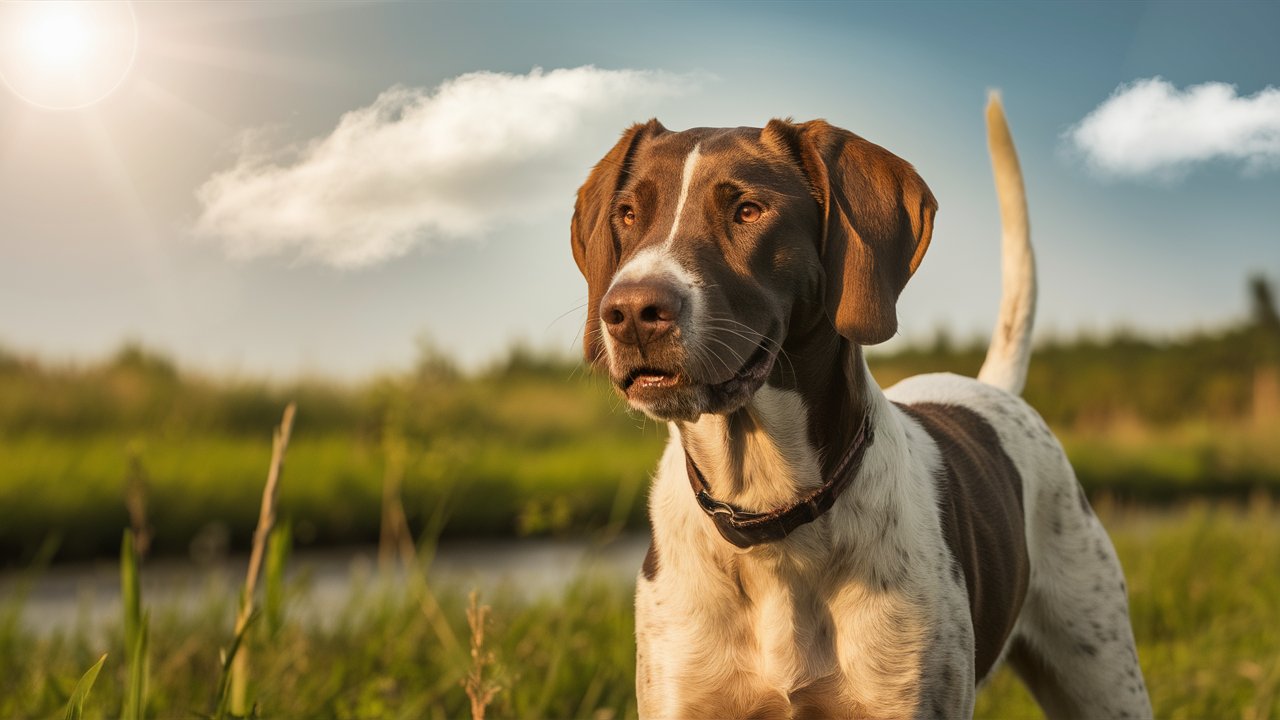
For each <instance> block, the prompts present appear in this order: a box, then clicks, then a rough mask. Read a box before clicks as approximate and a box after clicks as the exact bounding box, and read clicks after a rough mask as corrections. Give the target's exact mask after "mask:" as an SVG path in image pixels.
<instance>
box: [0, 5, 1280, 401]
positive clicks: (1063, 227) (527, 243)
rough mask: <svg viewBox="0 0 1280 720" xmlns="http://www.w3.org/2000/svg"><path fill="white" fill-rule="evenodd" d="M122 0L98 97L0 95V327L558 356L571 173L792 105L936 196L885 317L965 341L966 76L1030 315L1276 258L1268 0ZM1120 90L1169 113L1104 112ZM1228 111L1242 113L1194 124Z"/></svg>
mask: <svg viewBox="0 0 1280 720" xmlns="http://www.w3.org/2000/svg"><path fill="white" fill-rule="evenodd" d="M2 9H3V8H0V10H2ZM133 10H134V15H135V16H136V19H137V28H138V30H137V38H138V40H137V55H136V59H135V60H134V62H133V65H132V67H131V68H130V69H129V71H128V73H127V75H125V76H124V79H123V81H122V82H121V84H120V86H119V88H118V89H117V90H115V92H114V93H112V94H111V95H110V96H109V97H107V98H106V99H104V100H102V101H100V102H97V103H95V104H93V105H91V106H89V107H87V108H83V109H80V110H64V111H54V110H48V109H42V108H38V107H35V106H33V105H32V104H30V103H29V102H27V101H24V100H23V99H21V98H20V97H18V95H16V94H14V93H9V92H3V88H2V87H0V346H2V347H6V348H9V349H11V350H17V351H20V352H27V353H34V354H36V355H39V356H43V357H48V358H56V359H78V358H92V357H98V356H102V355H104V354H106V353H108V352H110V351H111V350H112V349H113V348H115V347H116V346H118V345H119V343H121V342H122V341H123V340H125V339H135V340H140V341H142V342H144V343H145V344H147V345H149V346H152V347H155V348H157V349H159V350H162V351H164V352H167V353H169V354H172V355H173V356H175V357H177V358H178V359H179V360H180V361H182V362H183V363H184V364H190V365H194V366H196V367H200V368H204V369H209V370H214V371H231V372H241V373H251V374H261V373H267V374H271V375H273V376H277V377H285V376H289V375H292V374H294V373H297V372H307V373H320V374H326V375H335V376H342V377H359V376H361V375H363V374H366V373H369V372H372V371H374V370H378V369H384V368H394V367H403V366H406V365H407V364H408V363H410V362H411V361H412V359H413V357H414V354H415V347H416V345H415V343H416V339H417V338H419V337H421V336H424V335H425V336H428V337H430V338H431V339H432V341H433V342H434V343H435V344H436V345H438V346H440V347H442V348H445V349H446V350H447V351H448V352H450V353H451V354H453V355H455V356H456V357H458V358H459V359H461V360H463V361H464V362H466V363H468V364H475V363H483V362H484V361H485V360H486V359H488V358H491V357H493V356H494V355H495V354H500V353H501V352H503V350H504V349H505V348H506V347H508V346H509V345H510V344H511V343H512V342H515V341H521V342H525V343H527V344H530V345H533V346H535V347H545V348H552V349H561V350H564V351H566V352H575V351H576V349H577V343H576V341H575V338H576V336H577V333H578V332H579V331H580V324H581V320H582V317H583V312H582V310H581V307H580V306H581V303H582V302H583V301H584V299H585V284H584V283H583V281H582V280H581V278H580V277H579V276H578V274H577V271H576V269H575V267H574V265H573V262H572V258H571V256H570V253H569V246H568V221H569V216H570V214H571V212H572V199H573V193H574V191H575V190H576V188H577V185H578V184H579V183H580V182H581V181H582V179H584V178H585V175H586V172H587V170H588V169H589V167H590V165H591V164H592V163H594V161H595V160H596V159H598V158H599V157H600V156H601V155H602V154H603V153H604V152H605V151H606V150H607V149H608V148H609V146H610V145H611V144H612V141H613V139H614V138H616V136H617V134H618V132H620V130H621V129H622V128H623V127H624V126H625V125H626V124H627V123H629V122H630V121H633V120H643V119H647V118H648V117H651V116H656V117H658V118H659V119H661V120H662V122H663V123H664V124H665V125H666V126H667V127H669V128H672V129H682V128H685V127H693V126H703V125H753V126H760V125H763V124H764V123H765V122H767V121H768V120H769V119H770V118H771V117H779V116H791V117H794V118H795V119H797V120H805V119H810V118H815V117H824V118H826V119H828V120H829V121H831V122H833V123H835V124H837V125H841V126H843V127H847V128H849V129H851V130H853V131H854V132H857V133H858V134H860V135H863V136H864V137H866V138H868V139H870V140H872V141H874V142H877V143H879V144H881V145H884V146H885V147H887V148H889V149H890V150H892V151H893V152H895V153H897V154H898V155H900V156H902V157H904V158H906V159H907V160H909V161H911V162H912V163H913V164H915V165H916V167H917V169H918V170H919V171H920V172H921V174H922V175H923V177H924V178H925V180H926V181H927V182H928V183H929V184H930V186H931V187H932V189H933V191H934V193H935V195H936V196H937V197H938V200H939V204H940V209H939V213H938V218H937V224H936V228H935V234H934V239H933V243H932V246H931V248H930V251H929V255H928V256H927V257H926V258H925V260H924V263H923V265H922V268H921V270H920V272H919V273H918V274H917V275H916V277H915V278H914V279H913V280H912V282H911V284H910V285H908V287H907V290H906V291H905V293H904V295H903V298H902V302H901V304H900V317H901V323H900V325H901V332H902V336H903V337H902V338H900V339H897V340H894V341H891V342H893V343H900V342H902V341H903V339H910V338H912V337H923V336H929V335H931V334H932V333H933V332H934V330H935V329H936V328H938V327H944V326H945V327H946V328H948V329H949V330H950V331H951V332H952V333H953V334H954V335H957V336H960V337H967V336H971V335H974V334H978V333H981V334H984V335H985V334H986V333H987V332H988V331H989V328H990V325H991V323H992V321H993V319H994V317H995V312H996V304H997V300H998V293H999V232H998V218H997V214H996V205H995V198H994V193H993V190H992V185H991V179H990V169H989V166H988V162H987V158H986V148H985V136H984V131H983V127H982V107H983V104H984V102H985V97H986V92H987V90H988V89H989V88H999V89H1000V90H1001V91H1002V92H1003V95H1004V98H1005V105H1006V110H1007V113H1008V116H1009V119H1010V122H1011V124H1012V128H1013V132H1014V137H1015V139H1016V141H1017V143H1018V147H1019V151H1020V153H1021V157H1022V162H1023V167H1024V172H1025V175H1026V181H1027V186H1028V195H1029V200H1030V207H1031V218H1032V229H1033V239H1034V242H1035V245H1036V250H1037V253H1038V257H1039V267H1040V276H1041V296H1040V310H1039V314H1038V327H1039V328H1040V330H1041V331H1042V332H1056V333H1072V332H1075V331H1077V330H1080V329H1087V330H1091V331H1106V330H1109V329H1112V328H1115V327H1118V326H1128V327H1136V328H1141V329H1149V330H1150V331H1152V332H1156V333H1176V332H1179V331H1182V330H1186V329H1190V328H1194V327H1203V326H1212V325H1217V324H1221V323H1223V322H1226V321H1229V320H1232V319H1234V318H1237V317H1239V316H1241V315H1242V314H1243V313H1244V311H1245V295H1244V281H1245V278H1246V276H1247V275H1249V274H1251V273H1257V272H1263V273H1266V274H1267V275H1269V276H1270V277H1271V278H1272V279H1273V280H1280V230H1277V227H1276V224H1277V223H1276V211H1275V206H1276V204H1277V199H1280V162H1278V159H1280V140H1277V139H1276V138H1280V129H1277V128H1280V117H1278V116H1277V115H1276V114H1275V113H1274V112H1273V109H1272V108H1273V106H1274V105H1275V104H1276V102H1277V101H1275V97H1273V95H1274V91H1271V90H1269V88H1274V87H1275V86H1277V85H1280V77H1277V76H1278V75H1280V43H1276V42H1275V40H1274V34H1275V29H1276V28H1280V5H1276V4H1274V3H1271V4H1228V3H1212V4H1193V3H1107V4H1103V3H1099V4H1040V3H1036V4H1030V3H1028V4H1015V3H984V4H966V3H959V2H955V3H915V4H906V3H894V4H863V3H859V4H840V3H814V4H805V3H785V4H769V3H752V4H729V3H687V4H686V3H679V4H678V3H658V4H613V3H596V4H588V3H513V4H504V3H458V4H397V5H381V4H354V5H352V4H335V3H305V4H284V3H273V4H266V5H254V4H247V3H210V4H198V3H193V4H172V3H167V4H166V3H158V4H137V5H135V6H134V7H133ZM0 42H3V40H0ZM2 50H3V47H0V51H2ZM4 57H5V55H4V54H3V52H0V63H3V62H5V61H4V59H3V58H4ZM587 66H590V67H591V68H594V70H590V69H584V68H586V67H587ZM534 68H542V69H543V72H542V74H541V75H535V74H531V72H532V71H533V69H534ZM575 69H577V70H575ZM557 71H560V73H559V74H557ZM477 72H487V73H500V74H506V75H505V76H504V75H481V76H477V75H474V73H477ZM0 73H5V68H4V67H3V66H2V65H0ZM460 78H461V79H460ZM1154 78H1161V79H1162V82H1163V83H1165V84H1164V85H1159V84H1151V83H1157V82H1158V81H1155V80H1153V79H1154ZM1143 81H1146V82H1147V83H1148V84H1147V85H1141V83H1143ZM442 83H450V85H448V88H452V89H451V90H449V89H439V87H440V86H441V84H442ZM1205 83H1225V84H1226V85H1228V86H1234V91H1231V93H1232V94H1230V96H1228V97H1225V98H1223V97H1219V98H1218V99H1217V100H1214V99H1213V98H1212V97H1208V95H1203V94H1202V95H1195V94H1194V88H1195V87H1196V86H1201V85H1203V84H1205ZM1135 84H1139V85H1135ZM396 87H399V88H400V90H398V91H392V90H391V89H392V88H396ZM1135 87H1141V88H1143V89H1145V90H1146V91H1148V95H1149V96H1151V97H1149V98H1148V100H1149V102H1148V104H1147V105H1143V106H1141V107H1145V108H1146V111H1147V112H1148V116H1149V117H1148V120H1147V122H1151V123H1165V125H1168V127H1165V126H1159V127H1148V126H1145V125H1142V124H1141V122H1138V121H1133V118H1132V116H1133V114H1134V112H1136V111H1131V110H1126V107H1129V106H1120V105H1113V106H1106V105H1104V104H1105V103H1107V102H1108V99H1109V98H1112V96H1113V94H1116V93H1117V91H1118V89H1121V90H1122V91H1124V90H1125V89H1129V90H1132V89H1134V88H1135ZM547 88H553V92H552V91H548V89H547ZM566 88H567V89H566ZM1228 90H1229V89H1228ZM389 91H390V92H389ZM547 92H552V94H551V95H547V94H546V93H547ZM562 92H568V93H570V95H569V96H565V95H562V94H555V93H562ZM1152 93H1154V95H1153V96H1152ZM1160 93H1163V95H1161V94H1160ZM548 97H550V98H551V100H550V101H549V100H548ZM564 97H569V98H570V99H569V100H567V101H564V100H563V98H564ZM1122 99H1132V100H1133V101H1134V102H1137V101H1138V100H1139V99H1140V98H1138V96H1137V95H1136V94H1125V95H1124V97H1123V98H1122ZM548 102H550V103H551V104H548ZM1214 103H1219V104H1214ZM1106 107H1111V108H1112V109H1113V112H1111V113H1110V114H1109V115H1108V114H1103V113H1101V111H1100V109H1105V108H1106ZM1196 108H1199V110H1200V111H1199V113H1198V114H1197V112H1196ZM1206 108H1207V109H1206ZM1219 108H1220V110H1219ZM1126 112H1127V113H1129V115H1125V113H1126ZM1269 113H1270V114H1269ZM1091 114H1093V115H1091ZM1184 117H1186V118H1190V119H1187V120H1186V121H1185V122H1184V121H1183V120H1182V118H1184ZM1259 117H1260V118H1261V119H1260V120H1259V119H1258V118H1259ZM344 118H346V119H345V120H344ZM1086 118H1094V119H1095V120H1096V122H1095V123H1094V125H1092V126H1090V127H1092V128H1093V129H1094V130H1096V132H1095V133H1094V137H1097V138H1102V139H1103V140H1104V141H1105V140H1107V139H1114V138H1116V137H1121V138H1124V137H1128V136H1125V135H1123V132H1122V131H1123V130H1124V128H1126V127H1128V128H1129V129H1130V130H1132V131H1133V132H1135V133H1136V134H1135V135H1134V136H1133V138H1132V140H1131V141H1126V142H1120V143H1119V144H1118V146H1116V147H1113V148H1112V149H1111V152H1112V154H1110V155H1107V154H1106V153H1105V152H1104V150H1105V148H1099V147H1093V146H1082V145H1081V144H1080V143H1077V142H1075V141H1074V140H1073V139H1072V137H1074V136H1073V135H1071V133H1072V131H1073V128H1077V127H1080V126H1081V123H1082V122H1084V121H1085V120H1086ZM1232 118H1237V119H1238V118H1244V120H1241V121H1240V122H1252V123H1254V126H1255V130H1254V132H1253V135H1248V133H1247V132H1245V131H1240V132H1244V133H1245V134H1244V135H1231V136H1228V137H1225V138H1224V137H1222V133H1223V132H1225V131H1224V130H1223V128H1226V127H1228V126H1232V127H1234V125H1233V124H1232V123H1233V121H1232V120H1231V119H1232ZM1139 119H1141V118H1139ZM1130 121H1132V122H1130ZM1133 122H1138V124H1137V125H1134V126H1133V127H1130V125H1133ZM344 123H345V125H344ZM450 123H453V124H450ZM1125 123H1129V125H1126V124H1125ZM1197 123H1199V124H1197ZM1134 128H1136V129H1134ZM1257 128H1261V129H1260V130H1259V129H1257ZM1268 129H1269V130H1268ZM1268 132H1270V133H1271V134H1270V135H1268V134H1267V133H1268ZM504 142H505V143H507V144H506V145H503V144H502V143H504ZM1113 144H1114V143H1113ZM401 148H403V150H401ZM1139 151H1141V152H1144V153H1146V155H1142V157H1138V156H1137V154H1138V153H1139ZM344 153H345V155H344ZM1152 157H1154V158H1155V163H1156V165H1155V166H1154V169H1153V168H1152V167H1151V165H1150V163H1149V162H1148V163H1147V164H1146V165H1143V164H1142V163H1143V162H1145V161H1149V160H1150V159H1151V158H1152ZM1143 158H1146V160H1145V161H1144V160H1143ZM1162 162H1163V163H1164V164H1160V163H1162ZM335 197H336V198H337V200H334V198H335ZM282 228H283V229H282Z"/></svg>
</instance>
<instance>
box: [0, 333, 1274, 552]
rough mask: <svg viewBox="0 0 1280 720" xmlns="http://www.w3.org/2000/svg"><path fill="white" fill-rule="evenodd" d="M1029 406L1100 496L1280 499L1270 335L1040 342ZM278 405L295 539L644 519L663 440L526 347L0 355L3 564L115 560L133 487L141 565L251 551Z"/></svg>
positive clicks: (962, 350) (934, 355)
mask: <svg viewBox="0 0 1280 720" xmlns="http://www.w3.org/2000/svg"><path fill="white" fill-rule="evenodd" d="M982 347H983V345H982V343H970V344H969V345H967V346H965V347H956V346H954V344H953V343H951V342H950V341H948V340H946V338H945V337H940V338H938V340H937V341H935V343H934V345H933V346H931V347H917V348H908V349H906V350H903V351H900V352H898V353H895V354H893V355H887V356H881V355H876V356H872V357H871V358H870V365H871V368H872V371H873V372H874V373H875V375H876V377H877V378H878V380H879V381H880V382H881V384H883V385H889V384H891V383H893V382H895V381H896V380H898V379H899V378H902V377H905V376H908V375H911V374H915V373H919V372H928V371H939V370H950V371H954V372H959V373H963V374H969V375H972V374H973V373H974V372H976V370H977V368H978V366H979V365H980V364H981V361H982V352H983V351H982ZM1024 395H1025V397H1026V398H1027V400H1028V401H1029V402H1030V403H1031V404H1032V405H1033V406H1034V407H1036V408H1037V409H1038V410H1040V411H1041V413H1042V414H1043V415H1044V417H1045V419H1046V420H1047V421H1048V422H1049V424H1050V425H1051V426H1052V427H1053V428H1054V430H1055V432H1057V434H1058V436H1059V437H1060V438H1061V439H1062V441H1063V443H1064V445H1065V446H1066V448H1067V450H1068V453H1069V455H1070V456H1071V458H1072V461H1073V463H1074V465H1075V467H1076V470H1077V473H1078V475H1079V476H1080V480H1081V482H1082V483H1083V484H1084V486H1085V488H1086V489H1087V490H1088V491H1089V493H1090V496H1091V497H1093V498H1095V499H1096V498H1100V497H1102V496H1111V497H1115V498H1117V499H1120V500H1125V501H1135V502H1154V503H1160V504H1167V503H1171V502H1178V501H1180V500H1182V499H1185V498H1189V497H1218V498H1234V499H1240V500H1242V499H1244V498H1246V497H1248V496H1249V495H1250V494H1251V493H1253V492H1256V491H1265V492H1268V493H1271V494H1273V495H1277V496H1280V442H1277V441H1276V438H1277V437H1280V336H1278V335H1277V334H1276V333H1273V332H1271V331H1270V330H1269V329H1267V328H1266V327H1262V326H1258V327H1248V326H1246V327H1242V328H1228V329H1226V330H1223V331H1221V332H1218V333H1214V334H1202V335H1196V336H1192V337H1189V338H1185V339H1183V340H1180V341H1176V342H1175V341H1162V342H1155V341H1144V340H1139V339H1135V338H1132V337H1128V336H1118V337H1116V338H1112V339H1110V340H1108V341H1106V342H1102V341H1097V340H1091V339H1088V338H1081V339H1077V340H1075V341H1072V342H1069V343H1067V342H1058V343H1049V344H1046V345H1045V346H1044V347H1042V348H1039V349H1038V350H1037V352H1036V355H1035V358H1034V361H1033V363H1032V366H1031V371H1030V375H1029V377H1028V382H1027V389H1026V392H1025V393H1024ZM289 401H296V402H297V404H298V408H299V412H298V421H297V427H296V430H295V440H294V445H293V447H292V449H291V451H290V454H289V464H288V469H287V472H286V481H285V483H284V485H283V489H282V497H281V509H280V512H281V514H282V515H284V516H287V517H289V518H291V519H292V520H293V521H294V527H295V528H296V539H297V542H298V543H299V545H302V546H309V545H324V544H339V543H347V544H349V543H360V542H372V541H374V540H376V539H377V537H378V531H379V522H380V507H381V503H382V494H383V487H384V485H385V484H386V481H387V480H388V479H389V478H391V479H394V480H395V481H396V484H398V486H399V488H400V493H401V494H402V495H403V501H404V508H405V512H406V514H407V516H408V521H409V525H410V527H411V528H417V529H420V528H422V527H423V524H424V522H425V521H426V518H428V517H431V516H432V515H433V514H435V513H437V512H438V511H439V510H440V509H441V508H442V507H443V508H446V509H447V518H448V523H447V524H446V525H445V527H444V528H443V534H444V535H446V536H450V537H459V536H477V535H489V536H494V535H506V536H519V535H529V534H563V533H578V534H581V533H583V532H591V531H594V530H599V529H601V528H603V527H606V526H623V525H625V526H628V527H632V528H640V527H643V524H644V508H643V502H642V500H643V496H644V488H645V487H646V486H647V483H648V475H649V473H650V471H651V470H652V468H653V466H654V462H655V459H656V458H657V456H658V454H659V452H660V448H661V445H662V443H663V441H664V439H665V436H666V429H665V427H663V426H662V425H659V424H657V423H654V422H653V421H651V420H647V419H645V418H643V417H641V416H639V415H637V414H635V413H629V412H627V411H626V409H625V407H624V406H623V404H622V403H621V402H620V401H619V400H618V399H617V397H616V396H615V395H614V394H613V392H612V391H611V390H610V388H609V387H608V386H607V383H606V382H605V381H603V380H602V379H601V378H600V377H598V376H592V375H589V374H585V373H584V372H583V370H582V368H581V367H580V366H579V365H578V364H577V363H576V362H575V361H572V360H566V359H564V358H555V357H545V356H539V355H537V354H534V353H530V352H527V351H523V350H520V349H516V350H513V351H512V353H511V354H510V355H509V356H508V357H507V358H505V359H504V360H503V361H501V362H498V363H496V364H494V365H493V366H491V367H488V368H484V369H481V370H478V371H474V372H470V373H463V372H460V371H459V370H458V369H457V368H455V367H454V366H453V364H452V362H451V361H450V360H449V359H448V358H447V357H443V356H441V355H440V354H438V353H435V352H433V351H431V350H430V349H425V350H424V351H423V353H422V358H421V360H420V362H419V363H418V365H417V366H416V367H414V368H412V369H410V370H409V371H406V372H401V373H394V374H387V375H384V376H380V377H375V378H371V379H369V380H367V381H364V382H362V383H351V384H343V383H336V382H330V381H322V380H301V381H295V382H292V383H283V384H280V383H269V382H265V381H260V380H253V379H238V378H226V377H212V378H211V377H206V376H202V375H200V374H198V373H191V372H184V371H181V370H179V369H178V368H177V367H176V366H175V365H173V364H172V363H171V362H169V361H168V360H166V359H164V358H163V357H160V356H157V355H155V354H153V353H149V352H147V351H145V350H143V349H141V348H138V347H134V346H128V347H125V348H124V349H122V350H121V351H120V352H119V353H117V354H116V355H115V356H114V357H112V358H109V359H107V360H105V361H102V362H99V363H95V364H90V365H83V366H56V365H50V364H48V363H43V362H40V361H37V360H31V359H23V358H19V357H17V356H14V355H12V354H6V353H4V352H3V351H2V350H0V508H2V509H3V513H4V517H3V520H2V521H0V566H4V565H9V566H13V565H15V564H16V565H20V564H22V563H24V562H27V561H29V560H30V559H31V558H32V557H34V554H35V552H36V550H37V549H38V548H39V547H41V546H43V544H44V543H45V542H46V541H49V540H51V539H52V540H56V541H57V542H58V548H59V549H58V554H57V559H58V560H67V559H75V558H88V557H95V556H97V557H102V556H108V555H111V554H114V553H115V551H116V545H117V542H118V538H119V529H120V528H121V527H122V526H124V525H125V524H127V516H126V512H125V505H124V496H125V489H126V488H127V487H130V486H131V485H132V486H135V487H141V488H144V490H145V496H146V500H147V505H148V508H149V511H148V513H147V515H148V518H149V523H150V524H151V526H152V527H153V529H154V542H153V544H152V551H153V552H154V553H161V554H168V555H187V554H188V553H190V552H191V549H192V546H193V543H194V544H199V545H201V546H202V547H205V546H212V549H213V550H215V551H218V550H221V551H225V550H244V549H246V548H247V547H248V544H249V537H250V533H251V531H252V528H253V523H254V522H255V520H256V513H257V506H258V496H259V494H260V492H261V486H262V479H263V472H264V471H263V468H264V467H265V465H266V461H267V458H268V456H269V453H270V444H269V433H270V428H271V427H272V426H274V424H275V423H276V422H277V420H278V418H279V414H280V411H281V409H282V408H283V407H284V405H285V404H286V403H288V402H289Z"/></svg>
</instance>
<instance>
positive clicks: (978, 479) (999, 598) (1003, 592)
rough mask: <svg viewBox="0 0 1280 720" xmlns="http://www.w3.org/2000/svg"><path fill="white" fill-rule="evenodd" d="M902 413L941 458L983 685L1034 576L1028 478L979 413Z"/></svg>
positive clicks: (947, 520) (946, 409)
mask: <svg viewBox="0 0 1280 720" xmlns="http://www.w3.org/2000/svg"><path fill="white" fill-rule="evenodd" d="M899 407H900V408H902V410H903V411H904V412H906V413H907V414H908V415H910V416H911V417H912V418H914V419H915V420H916V421H917V422H919V423H920V424H921V425H923V426H924V428H925V430H926V431H928V433H929V435H930V436H931V437H932V438H933V439H934V441H935V442H936V443H937V444H938V451H939V453H940V454H941V456H942V467H943V474H942V476H941V477H940V478H939V483H938V491H939V495H940V498H939V506H940V508H941V511H942V534H943V537H944V538H945V540H946V542H947V546H948V547H949V548H950V550H951V554H952V556H953V557H954V558H955V560H956V562H958V563H959V565H960V569H961V570H962V571H963V572H964V579H965V585H966V587H967V588H968V591H969V613H970V617H971V618H972V619H973V635H974V671H975V672H974V677H975V678H976V679H979V680H980V679H982V678H984V677H986V675H987V673H988V672H990V670H991V668H992V666H993V665H994V664H995V661H996V658H998V657H999V655H1000V650H1001V649H1002V648H1003V647H1004V644H1005V641H1006V640H1007V639H1008V637H1009V633H1011V632H1012V631H1013V623H1014V621H1015V620H1016V619H1017V617H1018V611H1019V610H1020V609H1021V608H1022V601H1023V599H1024V598H1025V597H1026V593H1027V583H1028V580H1029V578H1030V574H1031V566H1030V562H1029V560H1028V558H1027V542H1026V537H1025V531H1024V522H1023V508H1022V479H1021V477H1020V476H1019V475H1018V470H1017V468H1015V467H1014V465H1013V461H1012V460H1010V459H1009V456H1008V455H1007V454H1006V453H1005V452H1004V449H1003V448H1002V447H1001V446H1000V439H999V437H998V436H997V435H996V431H995V429H994V428H993V427H991V424H990V423H988V422H987V421H986V420H985V419H983V418H982V416H980V415H978V414H977V413H976V412H974V411H972V410H970V409H968V408H965V407H960V406H958V405H943V404H938V403H920V404H917V405H900V406H899Z"/></svg>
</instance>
